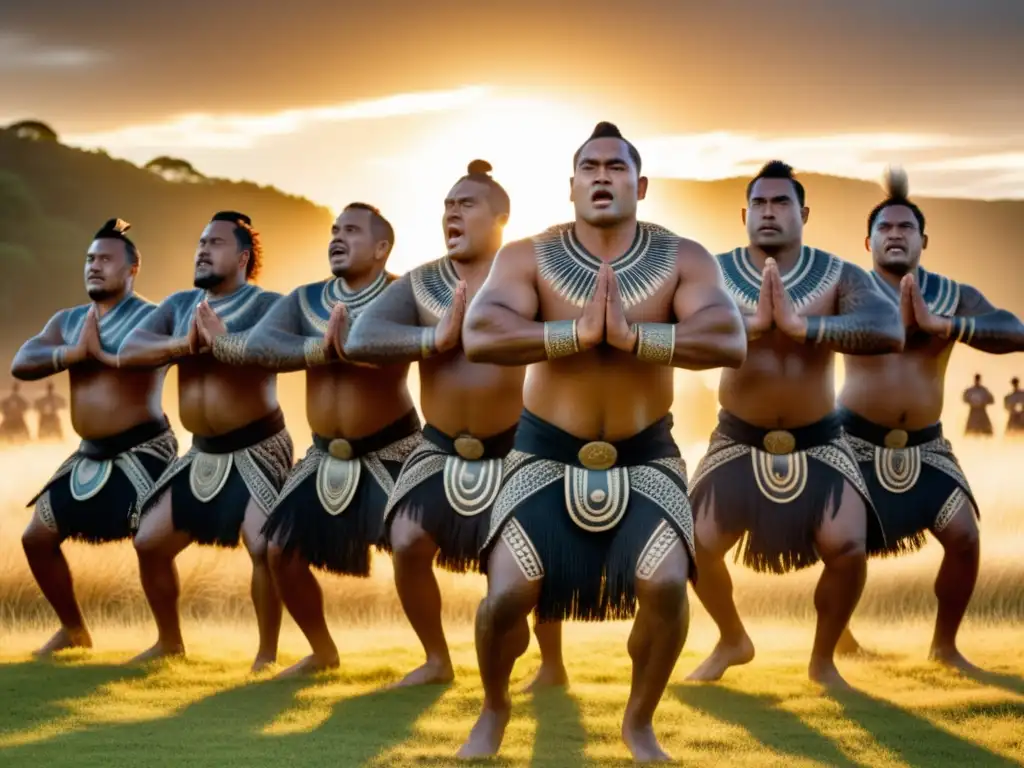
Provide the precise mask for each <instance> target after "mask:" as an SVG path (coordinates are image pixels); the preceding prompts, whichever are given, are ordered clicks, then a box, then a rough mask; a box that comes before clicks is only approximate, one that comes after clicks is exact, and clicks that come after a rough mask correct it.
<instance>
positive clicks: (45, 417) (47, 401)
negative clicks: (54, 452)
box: [35, 305, 156, 442]
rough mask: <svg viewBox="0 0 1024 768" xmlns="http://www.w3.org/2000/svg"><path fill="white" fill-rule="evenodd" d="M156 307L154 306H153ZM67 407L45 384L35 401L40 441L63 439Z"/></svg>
mask: <svg viewBox="0 0 1024 768" xmlns="http://www.w3.org/2000/svg"><path fill="white" fill-rule="evenodd" d="M154 306H156V305H154ZM66 407H67V403H65V402H64V398H63V397H61V396H60V395H58V394H57V393H56V392H54V391H53V382H52V381H48V382H46V394H45V395H43V396H42V397H41V398H39V399H38V400H36V402H35V409H36V412H37V413H38V414H39V429H38V432H37V434H36V437H38V438H39V439H40V440H56V441H58V442H59V441H61V440H63V439H64V430H63V429H62V428H61V425H60V412H61V411H63V410H64V409H65V408H66Z"/></svg>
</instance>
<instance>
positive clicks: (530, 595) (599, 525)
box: [459, 123, 746, 761]
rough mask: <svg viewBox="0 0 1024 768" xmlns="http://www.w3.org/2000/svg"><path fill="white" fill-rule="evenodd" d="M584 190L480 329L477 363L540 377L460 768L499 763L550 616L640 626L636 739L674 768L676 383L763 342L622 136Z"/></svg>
mask: <svg viewBox="0 0 1024 768" xmlns="http://www.w3.org/2000/svg"><path fill="white" fill-rule="evenodd" d="M570 190H571V195H570V197H571V200H572V201H573V203H574V205H575V208H576V218H575V221H574V222H572V223H569V224H563V225H559V226H555V227H552V228H551V229H549V230H547V231H545V232H543V233H542V234H540V235H537V236H536V237H533V238H531V239H528V240H521V241H518V242H515V243H511V244H509V245H507V246H506V247H504V248H503V249H502V251H501V253H500V254H499V255H498V257H497V259H496V260H495V263H494V267H493V269H492V271H491V274H490V276H489V277H488V278H487V282H486V283H485V284H484V287H483V289H482V290H481V291H480V293H479V295H478V296H477V297H476V299H475V300H474V301H473V303H472V305H471V307H470V311H469V313H468V317H467V319H466V330H465V346H466V351H467V354H468V355H469V356H470V359H471V360H476V361H480V362H481V363H497V364H499V365H509V366H521V365H531V364H532V365H531V367H530V368H529V369H528V373H527V381H526V388H525V392H524V400H525V408H524V410H523V413H522V416H521V419H520V422H519V431H518V433H517V434H516V439H515V450H514V451H513V452H512V453H511V454H510V455H509V458H508V462H507V469H506V477H505V481H504V484H503V487H502V490H501V493H500V495H499V497H498V499H497V501H496V502H495V505H494V512H493V515H492V518H491V525H490V530H489V533H488V537H487V540H486V543H485V547H484V549H483V551H482V552H481V558H482V559H483V560H484V562H485V564H486V573H487V577H488V588H487V597H486V598H485V599H484V600H483V602H482V603H481V605H480V609H479V611H478V613H477V627H476V637H477V657H478V659H479V663H480V675H481V678H482V680H483V685H484V703H483V710H482V712H481V714H480V717H479V719H478V720H477V723H476V725H475V726H474V727H473V730H472V732H471V733H470V735H469V739H468V740H467V742H466V743H465V745H464V746H463V747H462V750H461V751H460V753H459V754H460V756H461V757H466V758H474V757H481V756H485V755H493V754H495V753H496V752H497V751H498V749H499V748H500V746H501V742H502V738H503V736H504V732H505V727H506V725H507V723H508V720H509V716H510V711H511V701H510V698H509V687H508V684H509V676H510V675H511V673H512V667H513V665H514V663H515V660H516V658H518V657H519V656H520V655H522V653H523V652H524V651H525V650H526V648H527V645H528V643H529V629H528V627H527V623H526V617H527V615H528V614H529V613H530V611H531V610H534V609H535V608H536V610H537V614H538V618H539V620H540V621H546V620H547V621H550V620H563V619H582V620H598V621H600V620H606V619H621V618H629V617H632V616H633V615H634V613H635V615H636V622H635V623H634V625H633V632H632V635H631V636H630V639H629V646H628V647H629V654H630V656H631V657H632V659H633V685H632V688H631V690H630V696H629V702H628V703H627V705H626V711H625V716H624V719H623V724H622V736H623V739H624V740H625V743H626V745H627V746H628V747H629V750H630V751H631V752H632V753H633V755H634V757H635V758H637V759H639V760H643V761H649V760H665V759H667V755H666V754H665V752H664V751H663V750H662V748H661V746H660V745H659V744H658V740H657V738H656V737H655V735H654V728H653V724H652V720H653V716H654V712H655V709H656V708H657V706H658V702H659V701H660V699H661V695H662V693H663V691H664V690H665V686H666V684H667V683H668V680H669V676H670V675H671V673H672V669H673V667H674V666H675V663H676V660H677V659H678V658H679V654H680V652H681V651H682V648H683V642H684V641H685V639H686V633H687V626H688V622H689V606H688V604H687V599H686V585H687V579H688V578H690V577H692V576H693V570H692V568H691V559H692V556H693V520H692V515H691V511H690V505H689V501H688V499H687V493H686V469H685V466H684V463H683V460H682V458H681V456H680V452H679V449H678V447H677V446H676V444H675V442H674V441H673V439H672V435H671V428H672V417H671V415H670V408H671V406H672V399H673V373H674V369H675V368H688V369H692V370H701V369H708V368H717V367H719V366H731V367H736V366H738V365H740V364H741V363H742V362H743V358H744V355H745V352H746V349H745V346H746V339H745V338H744V335H743V323H742V318H741V317H740V314H739V311H738V310H737V307H736V304H735V303H734V302H733V301H732V299H730V297H729V295H728V294H727V293H726V291H725V284H724V282H723V280H722V273H721V271H720V270H719V268H718V265H717V264H716V263H715V261H714V259H713V257H712V256H711V254H709V253H708V252H707V251H706V250H705V249H704V248H703V247H701V246H700V245H699V244H697V243H695V242H693V241H691V240H686V239H683V238H680V237H677V236H676V235H674V234H672V233H671V232H669V231H668V230H666V229H663V228H661V227H659V226H656V225H653V224H648V223H642V222H638V221H637V216H636V211H637V202H638V200H640V199H643V197H644V196H645V194H646V191H647V179H646V178H645V177H644V176H642V175H641V164H640V155H639V153H638V152H637V150H636V148H635V147H634V146H633V145H632V144H630V143H629V142H627V141H626V140H625V139H623V138H622V136H621V134H620V133H619V130H618V129H617V128H616V127H615V126H614V125H612V124H610V123H599V124H598V125H597V127H596V128H595V130H594V132H593V134H592V135H591V136H590V137H589V138H588V139H587V140H586V141H585V142H584V143H583V145H582V146H581V147H580V148H579V150H578V151H577V152H576V155H575V157H574V158H573V176H572V180H571V187H570ZM637 603H639V611H637Z"/></svg>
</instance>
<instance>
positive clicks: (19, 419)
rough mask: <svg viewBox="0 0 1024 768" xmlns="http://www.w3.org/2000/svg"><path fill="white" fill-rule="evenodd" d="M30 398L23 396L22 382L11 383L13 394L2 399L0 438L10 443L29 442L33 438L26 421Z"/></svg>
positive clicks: (0, 407)
mask: <svg viewBox="0 0 1024 768" xmlns="http://www.w3.org/2000/svg"><path fill="white" fill-rule="evenodd" d="M28 408H29V405H28V400H26V399H25V398H24V397H22V396H21V384H19V383H18V382H14V384H12V385H11V394H10V395H8V396H7V397H5V398H4V399H3V400H0V416H2V417H3V419H2V420H0V439H2V440H6V441H7V442H10V443H27V442H28V441H29V440H31V439H32V436H31V435H30V434H29V432H28V424H26V423H25V412H26V411H28Z"/></svg>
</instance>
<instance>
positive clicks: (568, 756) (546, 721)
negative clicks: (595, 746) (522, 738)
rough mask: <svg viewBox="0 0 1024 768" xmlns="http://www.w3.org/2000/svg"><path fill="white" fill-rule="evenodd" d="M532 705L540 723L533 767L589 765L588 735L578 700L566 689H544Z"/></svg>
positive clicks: (538, 693) (532, 760) (541, 689)
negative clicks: (587, 763) (586, 755)
mask: <svg viewBox="0 0 1024 768" xmlns="http://www.w3.org/2000/svg"><path fill="white" fill-rule="evenodd" d="M532 704H533V716H534V718H535V719H536V721H537V733H536V736H535V737H534V743H533V755H532V756H531V758H530V765H531V766H532V768H542V767H543V766H564V765H582V764H583V763H585V762H586V758H585V757H584V754H583V748H584V746H585V744H586V741H587V732H586V731H585V730H584V728H583V718H582V717H581V716H580V708H579V705H578V704H577V703H576V699H574V698H573V697H572V696H571V695H569V692H568V691H567V690H565V689H564V688H540V689H538V690H536V691H535V692H534V693H533V701H532Z"/></svg>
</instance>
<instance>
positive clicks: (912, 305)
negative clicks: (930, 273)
mask: <svg viewBox="0 0 1024 768" xmlns="http://www.w3.org/2000/svg"><path fill="white" fill-rule="evenodd" d="M900 315H901V316H902V317H903V325H904V327H906V329H907V330H911V329H913V328H918V329H920V330H921V331H923V332H924V333H927V334H929V335H931V336H942V337H943V338H948V337H949V336H950V334H951V333H952V330H953V322H952V321H951V320H950V319H949V318H946V317H940V316H939V315H934V314H932V313H931V312H930V311H929V310H928V305H927V304H925V301H924V296H922V295H921V289H920V288H919V287H918V286H917V280H916V279H915V278H914V275H913V273H910V274H906V275H904V276H903V279H902V280H900Z"/></svg>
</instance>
